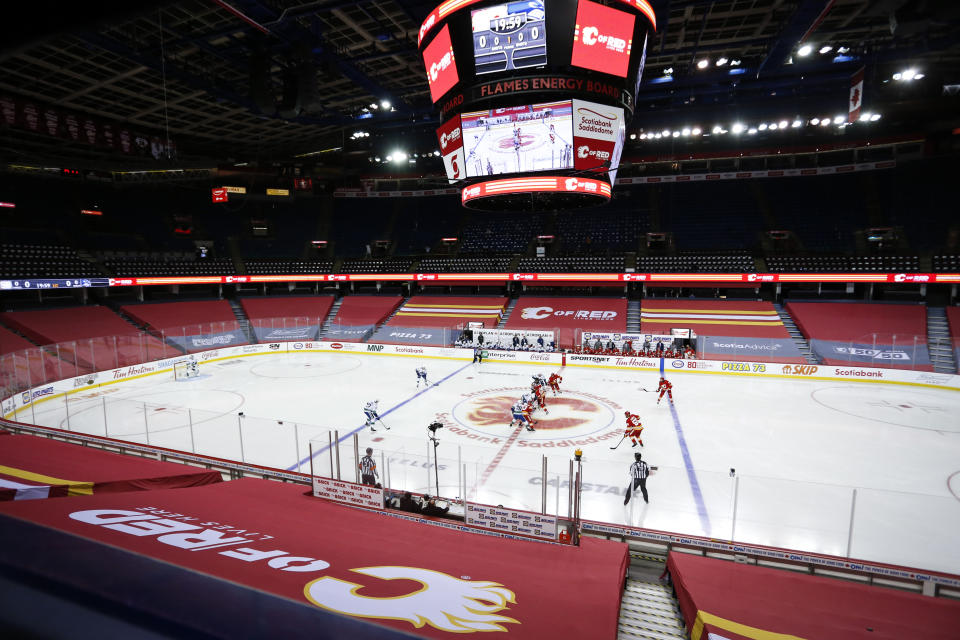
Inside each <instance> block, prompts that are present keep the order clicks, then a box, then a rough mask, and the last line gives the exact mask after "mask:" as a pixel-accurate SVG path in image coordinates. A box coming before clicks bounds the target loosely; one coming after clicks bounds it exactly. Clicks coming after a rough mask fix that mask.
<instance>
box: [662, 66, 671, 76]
mask: <svg viewBox="0 0 960 640" xmlns="http://www.w3.org/2000/svg"><path fill="white" fill-rule="evenodd" d="M663 75H665V76H672V75H673V67H667V68H666V69H664V70H663Z"/></svg>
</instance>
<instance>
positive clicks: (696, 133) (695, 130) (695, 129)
mask: <svg viewBox="0 0 960 640" xmlns="http://www.w3.org/2000/svg"><path fill="white" fill-rule="evenodd" d="M690 133H692V134H693V135H695V136H698V135H700V134H701V133H703V132H702V131H701V130H700V127H694V128H693V129H692V130H691V131H690Z"/></svg>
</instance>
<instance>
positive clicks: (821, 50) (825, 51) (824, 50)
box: [820, 44, 833, 55]
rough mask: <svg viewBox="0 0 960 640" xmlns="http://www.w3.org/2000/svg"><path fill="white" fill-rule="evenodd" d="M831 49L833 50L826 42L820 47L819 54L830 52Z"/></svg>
mask: <svg viewBox="0 0 960 640" xmlns="http://www.w3.org/2000/svg"><path fill="white" fill-rule="evenodd" d="M831 51H833V47H831V46H830V45H828V44H827V45H824V46H822V47H820V55H824V54H827V53H830V52H831Z"/></svg>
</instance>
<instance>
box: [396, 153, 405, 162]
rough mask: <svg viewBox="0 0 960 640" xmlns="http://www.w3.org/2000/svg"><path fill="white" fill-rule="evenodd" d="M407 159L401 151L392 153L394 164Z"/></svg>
mask: <svg viewBox="0 0 960 640" xmlns="http://www.w3.org/2000/svg"><path fill="white" fill-rule="evenodd" d="M406 159H407V154H406V153H405V152H403V151H394V152H393V161H394V162H403V161H404V160H406Z"/></svg>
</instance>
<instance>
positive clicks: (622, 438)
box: [610, 434, 627, 449]
mask: <svg viewBox="0 0 960 640" xmlns="http://www.w3.org/2000/svg"><path fill="white" fill-rule="evenodd" d="M626 438H627V434H623V435H622V436H620V442H618V443H617V444H615V445H613V446H612V447H610V448H611V449H616V448H617V447H619V446H620V445H621V444H622V443H623V441H624V440H625V439H626Z"/></svg>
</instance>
